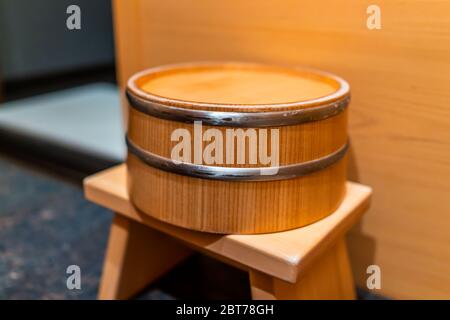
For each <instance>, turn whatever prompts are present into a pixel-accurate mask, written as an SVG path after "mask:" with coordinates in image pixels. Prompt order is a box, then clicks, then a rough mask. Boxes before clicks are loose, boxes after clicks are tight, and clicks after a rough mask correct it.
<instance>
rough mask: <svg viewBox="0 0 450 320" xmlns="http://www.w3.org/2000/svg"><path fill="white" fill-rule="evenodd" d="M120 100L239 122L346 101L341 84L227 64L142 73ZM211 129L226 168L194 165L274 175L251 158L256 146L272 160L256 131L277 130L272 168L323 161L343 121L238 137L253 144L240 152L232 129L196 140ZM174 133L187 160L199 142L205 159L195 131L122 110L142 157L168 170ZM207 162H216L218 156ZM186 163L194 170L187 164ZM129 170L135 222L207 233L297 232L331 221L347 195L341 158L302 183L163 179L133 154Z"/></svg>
mask: <svg viewBox="0 0 450 320" xmlns="http://www.w3.org/2000/svg"><path fill="white" fill-rule="evenodd" d="M344 85H345V86H344ZM128 90H130V91H131V92H132V93H133V94H135V95H138V96H140V97H143V98H144V99H145V101H149V102H157V103H161V104H164V105H166V106H172V105H174V104H176V106H178V107H180V108H189V109H198V110H200V109H202V110H205V109H206V110H209V111H216V110H229V111H233V112H242V111H244V112H247V113H248V112H255V111H260V112H262V111H261V110H263V111H264V112H266V111H274V110H277V111H281V110H298V109H306V108H308V107H309V106H308V105H306V106H305V105H304V104H305V103H308V104H311V105H313V106H321V105H328V104H331V103H332V102H334V101H336V100H337V99H339V98H342V97H346V96H348V94H349V91H348V86H347V85H346V84H344V83H343V82H341V81H336V80H335V79H334V78H333V77H332V76H327V75H323V74H321V73H319V72H316V71H314V70H301V71H300V70H296V69H289V68H281V67H274V66H268V65H256V64H231V63H228V64H187V65H183V66H179V65H174V66H168V67H165V68H163V69H161V68H155V69H150V70H148V71H144V72H142V73H140V74H139V75H137V76H136V77H133V78H132V79H131V80H130V81H129V83H128ZM172 94H173V95H172ZM182 99H186V100H182ZM318 99H321V100H318ZM316 100H317V101H316ZM167 112H168V113H170V110H168V111H167ZM199 120H201V118H199ZM210 129H215V130H216V131H217V130H219V133H220V135H221V137H222V139H223V145H222V148H221V150H220V153H221V154H222V155H223V156H222V157H220V159H221V161H223V162H225V158H226V156H227V155H228V153H229V151H230V150H229V149H232V150H233V154H234V156H233V157H232V159H231V160H232V161H231V163H228V160H227V161H226V163H205V162H203V160H202V161H201V163H200V164H202V165H209V166H220V167H221V166H227V167H269V166H272V167H277V166H278V164H277V163H276V162H275V163H273V162H270V163H266V164H264V163H262V162H260V161H259V160H260V157H259V156H258V152H259V148H261V147H260V146H261V142H262V141H261V140H262V139H265V141H264V142H267V144H268V147H267V149H271V150H270V153H269V154H270V155H271V157H273V156H274V154H275V151H274V150H275V149H274V146H272V143H271V138H270V132H269V133H268V134H267V139H266V138H261V135H260V131H261V130H263V131H267V130H274V129H276V130H279V139H277V140H276V141H274V142H275V144H276V145H277V147H276V150H279V152H277V153H278V154H279V156H278V157H277V158H279V165H281V166H283V165H291V164H301V163H303V162H305V161H311V160H317V159H319V158H321V157H326V156H328V155H330V154H332V153H333V152H336V151H337V150H339V149H340V148H342V147H343V146H344V145H345V144H346V143H347V111H346V110H345V111H343V112H340V113H338V114H337V115H334V116H331V117H329V118H327V119H324V120H320V121H312V122H311V121H309V122H306V123H302V124H298V125H289V126H279V127H271V128H270V129H267V128H263V129H260V128H241V131H242V129H243V130H253V132H255V135H254V138H255V139H254V140H251V141H250V139H249V141H244V143H243V145H239V146H238V143H239V142H237V141H235V140H236V139H234V138H229V137H228V136H227V134H226V132H227V131H228V130H236V128H227V127H224V126H204V127H202V132H204V133H206V132H207V131H208V130H210ZM176 130H185V131H186V132H188V133H189V139H188V143H189V144H190V147H189V154H191V155H194V153H195V145H196V141H200V146H199V149H200V152H201V156H203V150H205V148H206V146H207V145H208V144H209V143H210V142H205V141H204V138H203V136H201V135H202V133H200V136H199V135H198V134H196V132H195V131H196V130H195V125H194V124H193V123H183V122H179V121H172V120H162V119H159V118H156V117H153V116H150V115H147V114H144V113H142V112H140V111H137V110H135V109H133V107H132V106H130V117H129V125H128V138H129V139H130V141H132V143H133V144H135V145H137V146H138V147H140V148H141V149H143V150H145V151H148V152H151V153H153V154H156V155H158V156H161V157H164V158H166V159H168V161H171V160H170V159H173V156H172V155H171V153H172V150H173V149H174V147H175V145H177V144H178V143H179V141H178V140H177V141H172V138H171V137H172V134H173V133H174V132H175V131H176ZM215 139H217V138H215ZM228 140H233V141H234V142H233V144H234V147H232V148H228V143H229V142H230V141H228ZM251 149H253V152H251V151H250V150H251ZM184 152H186V151H184ZM239 152H245V154H246V156H245V163H243V164H240V162H239V160H238V153H239ZM215 153H216V156H217V150H216V152H215ZM251 154H253V155H255V159H254V163H252V162H251V161H250V155H251ZM185 161H186V160H185ZM186 162H189V163H193V162H194V160H193V157H191V158H190V159H188V160H187V161H186ZM127 165H128V170H129V171H128V176H129V181H128V185H129V192H130V199H131V201H132V202H133V203H134V204H135V205H136V206H137V207H138V208H139V209H140V210H141V211H142V212H145V213H147V214H149V215H151V216H152V217H154V218H157V219H160V220H162V221H165V222H168V223H172V224H175V225H177V226H180V227H185V228H189V229H193V230H199V231H206V232H214V233H233V234H256V233H265V232H278V231H284V230H289V229H294V228H298V227H301V226H304V225H308V224H310V223H313V222H315V221H317V220H319V219H322V218H324V217H326V216H327V215H329V214H331V213H332V212H333V211H334V210H335V209H336V208H337V207H338V206H339V204H340V202H341V201H342V199H343V198H344V195H345V183H346V174H345V172H346V157H344V158H342V159H340V160H339V161H338V162H337V163H335V164H333V165H331V166H329V167H326V168H323V169H320V170H317V171H316V172H313V173H311V174H308V175H305V176H302V177H297V178H294V179H287V180H278V181H264V182H261V181H255V182H247V181H246V182H243V181H221V180H208V179H200V178H193V177H189V176H183V175H179V174H175V173H169V172H166V171H162V170H160V169H156V168H154V167H151V166H149V165H148V164H146V163H144V162H143V161H142V160H140V159H139V158H138V157H137V156H135V155H133V154H132V153H129V154H128V159H127Z"/></svg>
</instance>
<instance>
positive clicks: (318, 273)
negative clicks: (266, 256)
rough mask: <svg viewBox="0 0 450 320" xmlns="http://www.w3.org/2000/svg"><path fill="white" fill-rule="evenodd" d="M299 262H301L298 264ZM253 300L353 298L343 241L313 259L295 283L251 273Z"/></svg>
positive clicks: (353, 293)
mask: <svg viewBox="0 0 450 320" xmlns="http://www.w3.org/2000/svg"><path fill="white" fill-rule="evenodd" d="M300 263H301V262H300ZM250 285H251V292H252V297H253V299H257V300H259V299H280V300H292V299H302V300H303V299H304V300H310V299H355V286H354V282H353V277H352V273H351V268H350V262H349V258H348V253H347V246H346V244H345V239H344V238H342V239H340V240H339V241H337V243H336V244H334V245H333V246H332V247H330V248H329V249H327V250H326V251H325V252H324V253H322V254H321V255H320V256H319V257H317V258H316V261H314V262H313V263H312V264H311V265H310V266H309V267H308V269H307V270H305V273H304V274H303V275H301V276H300V278H299V279H298V280H297V283H289V282H286V281H283V280H280V279H277V278H274V277H272V276H269V275H267V274H264V273H262V272H259V271H255V270H251V271H250Z"/></svg>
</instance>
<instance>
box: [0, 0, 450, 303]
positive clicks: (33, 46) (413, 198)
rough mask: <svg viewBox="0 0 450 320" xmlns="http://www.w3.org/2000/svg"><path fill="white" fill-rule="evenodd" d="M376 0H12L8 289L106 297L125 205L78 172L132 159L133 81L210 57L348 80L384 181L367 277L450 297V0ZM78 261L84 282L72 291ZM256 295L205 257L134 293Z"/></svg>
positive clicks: (356, 235)
mask: <svg viewBox="0 0 450 320" xmlns="http://www.w3.org/2000/svg"><path fill="white" fill-rule="evenodd" d="M376 4H377V5H378V7H379V8H380V12H381V25H380V28H376V29H371V28H368V26H367V21H368V20H367V19H368V7H369V6H370V5H373V3H372V1H365V0H348V1H346V2H345V4H343V2H342V1H335V0H283V1H279V0H267V1H260V0H244V1H243V0H227V1H223V0H211V1H198V0H183V1H181V0H164V1H161V0H112V1H110V0H95V1H88V0H70V1H68V0H36V1H31V0H0V299H19V298H24V299H56V298H61V299H65V298H67V299H94V298H95V297H96V292H97V287H98V283H99V278H100V271H101V267H102V262H103V254H104V252H105V247H106V241H107V237H108V229H109V226H110V223H111V218H112V214H111V212H109V211H108V210H105V209H102V208H100V207H98V206H96V205H94V204H91V203H89V202H87V201H86V200H84V197H83V191H82V187H81V181H82V179H83V178H84V177H86V176H87V175H89V174H92V173H94V172H97V171H99V170H101V169H103V168H107V167H110V166H112V165H114V164H117V163H120V162H122V161H123V160H124V157H125V145H124V139H123V135H124V125H123V124H124V118H126V109H125V108H124V109H122V110H121V100H122V99H121V96H122V95H121V92H123V87H124V84H125V82H126V80H127V79H128V78H129V77H130V76H131V75H132V74H133V73H135V72H137V71H140V70H143V69H145V68H148V67H152V66H156V65H162V64H167V63H175V62H186V61H198V60H213V61H217V60H234V61H237V60H239V61H252V62H269V63H281V64H285V65H306V66H309V67H313V68H317V69H322V70H327V71H330V72H333V73H335V74H337V75H339V76H342V77H343V78H344V79H346V80H347V81H348V82H349V83H350V85H351V87H352V103H351V106H350V109H349V112H350V115H349V133H350V137H351V149H350V153H349V155H350V156H349V179H350V180H352V181H357V182H360V183H363V184H367V185H369V186H371V187H373V189H374V195H373V202H372V205H371V208H370V210H369V211H368V212H367V214H365V216H364V217H363V219H362V220H361V221H360V223H359V224H358V225H357V226H356V228H354V229H353V230H351V231H350V232H349V237H348V246H349V251H350V258H351V261H352V269H353V276H354V278H355V281H356V284H357V286H359V288H365V287H366V280H367V272H366V269H367V266H369V265H373V264H374V265H377V266H379V267H380V268H381V271H382V288H381V289H380V290H373V291H371V292H374V293H377V294H381V295H382V296H383V297H392V298H408V299H421V298H441V299H448V298H449V297H450V289H449V288H450V276H449V273H448V270H450V247H449V246H448V243H450V232H449V230H450V218H449V213H450V202H449V201H448V194H449V192H450V163H449V159H450V148H449V145H450V113H449V110H450V109H449V103H448V101H449V88H448V84H449V83H450V63H449V57H450V33H449V32H448V31H449V30H450V19H449V17H448V12H450V1H449V0H445V1H427V0H417V1H403V0H377V1H376ZM70 5H77V6H78V7H79V8H81V29H79V30H78V29H73V30H71V29H70V28H68V27H67V20H68V19H69V18H70V17H71V15H72V13H67V8H68V7H69V6H70ZM72 264H77V265H79V266H80V267H81V272H82V279H83V282H82V290H72V291H71V290H67V287H66V277H67V275H66V268H67V266H69V265H72ZM197 275H199V276H197ZM200 275H201V276H200ZM193 279H196V280H198V279H201V283H199V282H198V281H195V282H194V281H193ZM359 295H360V297H361V298H378V297H379V296H376V295H369V294H367V292H365V291H364V290H360V291H359ZM249 296H250V293H249V292H248V277H247V275H246V274H245V273H242V272H241V271H238V270H235V269H233V268H231V267H227V266H225V265H222V264H221V263H219V262H215V261H212V260H210V259H208V258H206V257H203V256H198V255H197V256H193V257H192V258H190V259H188V260H187V261H186V262H185V263H183V264H181V265H179V267H177V268H176V269H174V270H173V271H171V272H170V273H169V274H167V275H166V276H164V277H163V278H161V280H160V281H158V283H156V284H154V285H153V286H151V287H149V288H147V290H145V292H143V293H142V294H141V295H140V296H138V297H136V298H141V299H153V298H164V299H166V298H167V299H172V298H185V297H190V298H201V297H204V298H236V299H240V298H248V297H249Z"/></svg>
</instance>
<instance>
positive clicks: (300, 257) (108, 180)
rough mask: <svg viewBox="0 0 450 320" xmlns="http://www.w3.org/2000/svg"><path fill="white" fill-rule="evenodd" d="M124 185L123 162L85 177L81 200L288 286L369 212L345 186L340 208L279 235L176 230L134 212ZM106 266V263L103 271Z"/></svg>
mask: <svg viewBox="0 0 450 320" xmlns="http://www.w3.org/2000/svg"><path fill="white" fill-rule="evenodd" d="M126 183H127V168H126V165H124V164H122V165H119V166H116V167H113V168H110V169H107V170H105V171H102V172H100V173H97V174H95V175H92V176H90V177H88V178H86V179H85V180H84V191H85V196H86V198H87V199H88V200H90V201H92V202H94V203H97V204H99V205H101V206H103V207H106V208H109V209H111V210H113V211H115V212H116V214H117V215H120V216H122V217H125V218H126V219H129V220H132V221H135V222H137V223H138V224H141V225H145V226H147V227H150V228H151V229H154V230H158V231H159V232H161V233H163V234H165V235H168V236H170V237H171V238H176V239H178V240H181V241H182V242H183V243H185V244H187V245H188V246H189V247H192V248H194V249H195V250H198V251H201V252H204V253H206V254H210V255H212V256H213V257H217V258H218V259H222V260H225V261H226V262H229V263H230V264H233V265H236V266H238V267H240V268H244V269H247V270H252V271H254V274H255V277H258V276H261V275H264V276H272V277H275V278H277V279H280V280H282V281H285V282H288V283H292V284H295V283H296V282H297V281H298V279H299V278H300V277H302V273H303V272H305V270H308V267H309V266H310V265H311V264H313V263H314V262H315V260H316V258H317V257H318V256H320V255H321V254H323V253H324V252H326V250H327V249H328V248H330V247H331V246H333V244H335V243H336V242H337V241H338V240H339V239H343V236H344V235H345V233H346V232H347V231H348V229H349V228H350V227H351V226H352V225H353V224H354V223H355V222H356V221H357V219H358V218H360V217H361V215H362V214H363V213H364V211H365V210H366V209H367V208H368V206H369V202H370V197H371V194H372V190H371V188H370V187H368V186H364V185H361V184H358V183H353V182H347V194H346V196H345V199H344V201H343V202H342V204H341V205H340V206H339V208H338V209H337V210H336V211H335V212H334V213H333V214H331V215H330V216H328V217H326V218H324V219H322V220H320V221H318V222H316V223H313V224H311V225H308V226H305V227H302V228H298V229H294V230H289V231H284V232H279V233H269V234H257V235H219V234H210V233H203V232H198V231H191V230H188V229H183V228H180V227H176V226H173V225H170V224H167V223H164V222H161V221H159V220H156V219H154V218H151V217H150V216H148V215H146V214H144V213H141V212H139V211H137V210H136V209H135V208H134V207H133V205H132V204H131V203H130V201H129V197H128V193H127V188H126ZM111 232H113V230H111ZM111 237H112V234H111V236H110V245H109V248H108V250H109V251H111V250H116V249H117V248H112V246H113V244H111V242H112V239H111ZM343 243H344V249H345V250H346V248H345V242H343ZM147 244H148V245H150V243H147ZM153 246H154V244H153ZM107 256H108V254H107ZM107 258H108V257H107ZM106 264H107V261H105V268H106V267H107V266H106ZM104 271H105V270H104ZM104 276H105V275H104ZM260 280H261V279H260ZM261 281H263V280H261ZM261 281H257V279H256V280H255V282H261ZM263 282H264V281H263ZM260 287H264V285H261V286H260ZM262 290H264V289H262ZM262 297H264V295H263V296H262Z"/></svg>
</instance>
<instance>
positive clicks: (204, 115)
mask: <svg viewBox="0 0 450 320" xmlns="http://www.w3.org/2000/svg"><path fill="white" fill-rule="evenodd" d="M126 96H127V98H128V101H129V103H130V106H131V107H132V108H134V109H136V110H138V111H140V112H142V113H145V114H147V115H150V116H153V117H157V118H161V119H165V120H172V121H179V122H185V123H193V122H194V121H201V122H202V123H203V124H206V125H212V126H226V127H244V128H264V127H277V126H288V125H295V124H301V123H305V122H311V121H318V120H324V119H327V118H330V117H333V116H335V115H337V114H339V113H340V112H342V111H344V109H345V108H346V107H347V106H348V104H349V103H350V95H346V96H343V97H342V98H340V99H338V100H336V101H333V102H331V103H328V104H323V105H320V106H317V107H310V108H303V109H295V110H288V111H274V112H225V111H207V110H195V109H186V108H180V107H176V106H169V105H165V104H160V103H157V102H153V101H148V100H145V99H143V98H141V97H139V96H137V95H136V94H134V93H133V92H132V91H131V90H129V89H127V90H126Z"/></svg>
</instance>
